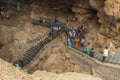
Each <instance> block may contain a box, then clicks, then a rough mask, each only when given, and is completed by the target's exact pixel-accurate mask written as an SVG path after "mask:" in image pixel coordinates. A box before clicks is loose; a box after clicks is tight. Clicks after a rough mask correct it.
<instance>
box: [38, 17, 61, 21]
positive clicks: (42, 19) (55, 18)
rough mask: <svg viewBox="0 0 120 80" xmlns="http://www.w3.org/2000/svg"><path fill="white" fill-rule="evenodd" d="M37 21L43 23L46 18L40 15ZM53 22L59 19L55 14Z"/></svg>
mask: <svg viewBox="0 0 120 80" xmlns="http://www.w3.org/2000/svg"><path fill="white" fill-rule="evenodd" d="M39 22H40V23H45V22H46V18H44V17H40V18H39ZM53 22H54V23H57V22H59V20H58V18H57V17H56V16H55V17H54V20H53Z"/></svg>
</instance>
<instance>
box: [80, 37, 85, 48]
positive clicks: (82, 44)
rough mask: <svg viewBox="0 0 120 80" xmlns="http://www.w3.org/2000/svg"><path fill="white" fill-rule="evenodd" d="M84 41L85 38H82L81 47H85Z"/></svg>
mask: <svg viewBox="0 0 120 80" xmlns="http://www.w3.org/2000/svg"><path fill="white" fill-rule="evenodd" d="M84 41H85V38H81V41H80V46H81V47H84Z"/></svg>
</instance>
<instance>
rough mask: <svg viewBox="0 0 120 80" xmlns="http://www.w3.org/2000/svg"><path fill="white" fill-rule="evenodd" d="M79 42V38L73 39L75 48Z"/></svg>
mask: <svg viewBox="0 0 120 80" xmlns="http://www.w3.org/2000/svg"><path fill="white" fill-rule="evenodd" d="M79 42H80V38H79V37H77V38H76V39H75V46H76V47H78V46H79Z"/></svg>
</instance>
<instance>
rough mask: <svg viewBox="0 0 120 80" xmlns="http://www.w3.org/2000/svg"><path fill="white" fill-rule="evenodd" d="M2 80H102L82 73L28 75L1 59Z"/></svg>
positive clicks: (38, 72)
mask: <svg viewBox="0 0 120 80" xmlns="http://www.w3.org/2000/svg"><path fill="white" fill-rule="evenodd" d="M0 80H102V79H99V78H96V77H93V76H90V75H86V74H80V73H71V72H68V73H63V74H54V73H50V72H46V71H36V72H35V73H33V74H28V73H27V72H24V71H22V70H20V68H15V67H13V66H12V65H11V64H9V63H8V62H5V61H3V60H2V59H0Z"/></svg>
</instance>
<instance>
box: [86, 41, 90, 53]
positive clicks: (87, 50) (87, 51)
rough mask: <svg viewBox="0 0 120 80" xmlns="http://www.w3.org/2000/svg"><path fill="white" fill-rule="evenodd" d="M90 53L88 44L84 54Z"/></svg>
mask: <svg viewBox="0 0 120 80" xmlns="http://www.w3.org/2000/svg"><path fill="white" fill-rule="evenodd" d="M89 51H90V43H88V45H87V47H86V48H85V52H86V54H89Z"/></svg>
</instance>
